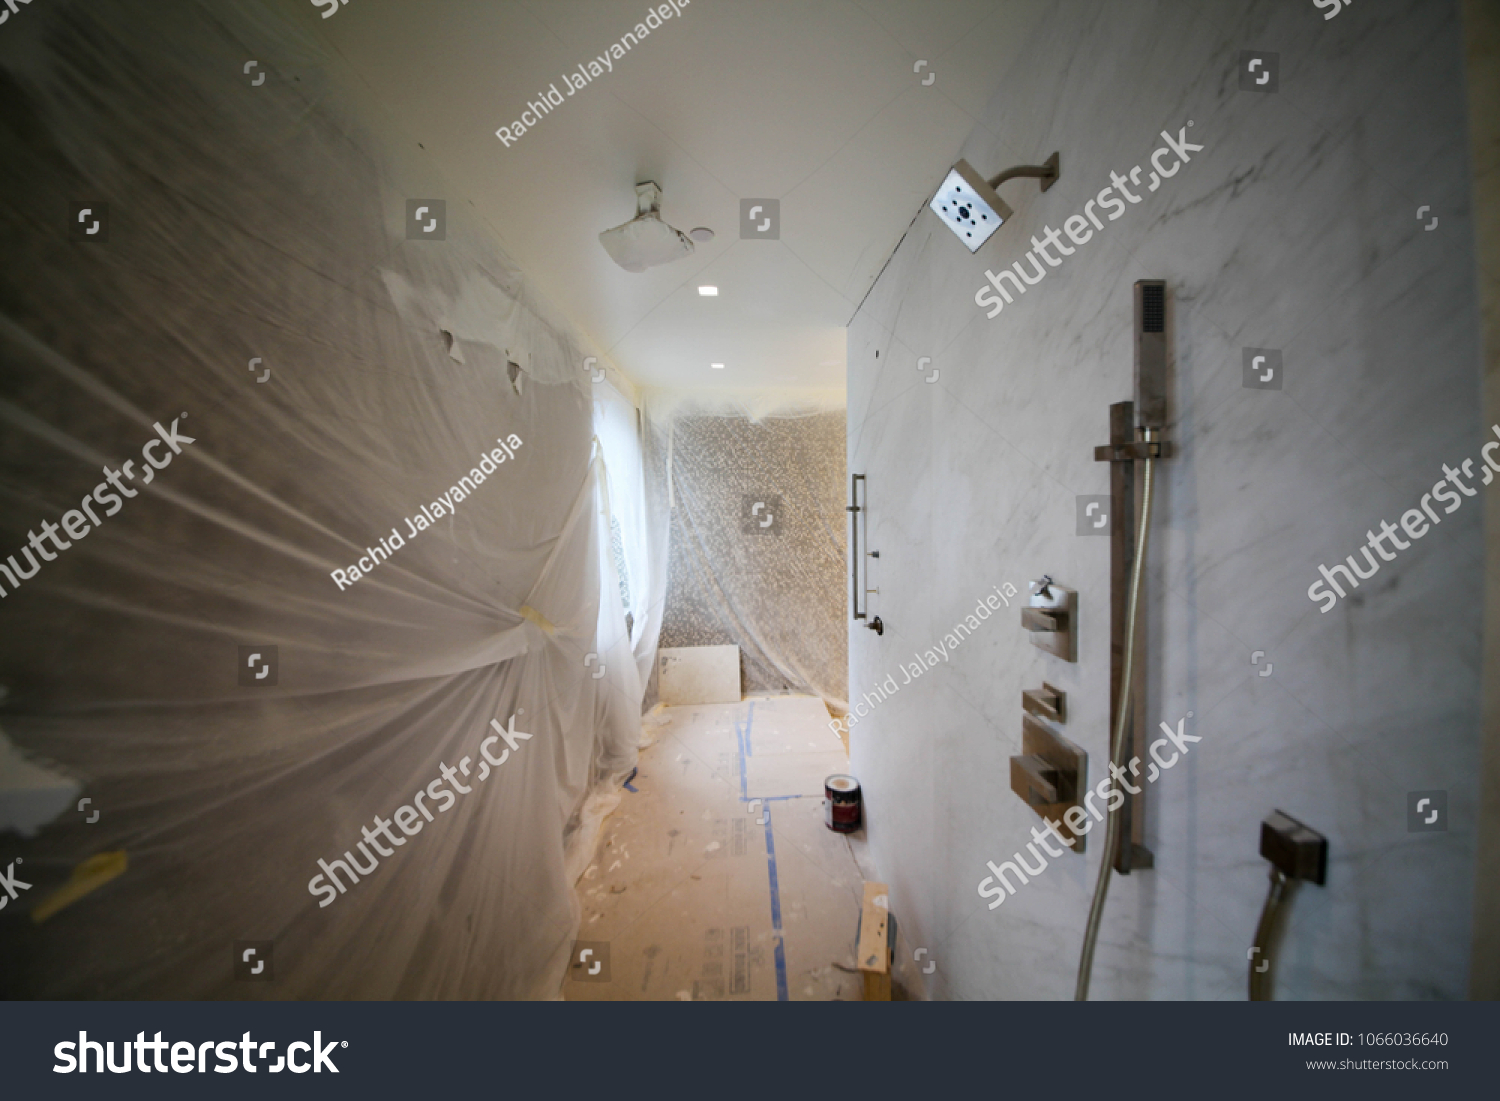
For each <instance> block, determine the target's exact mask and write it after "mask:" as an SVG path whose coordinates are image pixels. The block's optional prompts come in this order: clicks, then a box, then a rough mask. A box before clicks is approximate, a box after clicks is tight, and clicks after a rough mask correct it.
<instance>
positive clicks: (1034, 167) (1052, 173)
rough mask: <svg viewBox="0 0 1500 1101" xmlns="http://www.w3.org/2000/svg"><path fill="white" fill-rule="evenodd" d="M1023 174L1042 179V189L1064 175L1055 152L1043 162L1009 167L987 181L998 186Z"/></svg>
mask: <svg viewBox="0 0 1500 1101" xmlns="http://www.w3.org/2000/svg"><path fill="white" fill-rule="evenodd" d="M1023 176H1034V177H1036V178H1037V179H1040V180H1041V181H1042V190H1043V191H1046V190H1047V189H1048V188H1049V187H1051V186H1052V185H1053V184H1055V183H1056V182H1057V181H1058V179H1059V178H1060V177H1061V176H1062V168H1061V167H1060V162H1059V159H1058V155H1057V154H1056V153H1053V154H1052V156H1050V157H1048V158H1047V160H1046V162H1045V163H1043V164H1023V165H1018V166H1017V167H1015V168H1007V169H1006V170H1005V171H1004V172H1002V173H1000V175H998V176H995V177H993V178H992V179H990V180H987V181H986V182H987V183H988V184H989V185H990V187H992V188H998V187H999V186H1000V185H1001V184H1003V183H1004V182H1005V181H1006V180H1014V179H1019V178H1021V177H1023Z"/></svg>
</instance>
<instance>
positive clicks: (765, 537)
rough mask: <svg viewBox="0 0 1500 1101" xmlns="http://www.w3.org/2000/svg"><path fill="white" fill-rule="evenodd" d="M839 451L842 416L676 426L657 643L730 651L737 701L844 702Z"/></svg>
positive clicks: (723, 419) (843, 488)
mask: <svg viewBox="0 0 1500 1101" xmlns="http://www.w3.org/2000/svg"><path fill="white" fill-rule="evenodd" d="M844 446H845V425H844V414H843V412H842V411H840V412H830V413H820V414H813V415H808V416H801V417H768V418H766V419H765V420H762V421H759V422H756V421H751V420H749V419H747V418H744V417H738V416H706V415H698V416H688V415H684V416H679V417H678V418H677V419H676V421H675V440H674V444H673V448H672V456H673V457H672V463H673V465H672V470H673V483H674V494H675V498H676V507H675V508H674V509H673V510H672V534H671V552H670V575H669V578H668V583H667V598H666V604H665V607H664V608H663V612H662V629H661V645H662V646H720V645H726V644H736V645H738V646H739V647H740V663H741V669H742V672H743V677H744V682H743V687H744V691H745V693H746V695H754V694H756V693H779V692H786V691H795V692H804V693H808V694H810V695H817V696H821V697H822V698H823V699H825V700H828V701H830V702H838V703H842V701H844V700H845V699H846V698H847V696H846V692H847V684H848V660H849V655H848V649H847V645H846V638H845V634H844V620H845V618H846V616H847V607H848V575H847V574H846V573H845V565H844V559H845V541H846V539H847V530H846V529H847V527H848V521H847V519H846V517H845V513H844V504H845V497H846V495H847V492H848V488H847V486H848V479H847V477H846V476H845V464H844ZM659 451H660V448H658V452H659ZM658 457H660V458H662V461H665V460H664V457H661V456H658ZM761 498H764V501H765V503H766V505H767V508H763V509H761V510H759V512H757V513H756V517H755V518H751V517H749V516H748V514H747V513H746V504H747V502H749V507H750V508H751V509H753V508H754V504H755V503H756V502H757V501H759V500H760V499H761ZM768 515H769V516H770V517H771V522H770V524H768V525H767V526H766V527H765V528H762V527H761V526H760V522H761V521H763V520H764V519H765V518H766V517H767V516H768Z"/></svg>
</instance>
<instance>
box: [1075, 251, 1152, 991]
mask: <svg viewBox="0 0 1500 1101" xmlns="http://www.w3.org/2000/svg"><path fill="white" fill-rule="evenodd" d="M1166 343H1167V341H1166V284H1165V283H1164V282H1163V281H1162V280H1160V279H1143V280H1140V281H1138V282H1137V283H1136V284H1135V402H1134V412H1135V416H1136V424H1137V426H1138V428H1139V430H1140V433H1141V439H1140V441H1139V442H1137V443H1127V444H1125V445H1124V446H1120V445H1119V444H1118V443H1115V444H1112V445H1111V446H1109V447H1104V448H1099V449H1098V451H1096V452H1095V456H1096V458H1103V459H1108V460H1109V461H1111V462H1131V463H1133V462H1134V461H1135V460H1137V459H1141V460H1144V462H1145V469H1144V470H1143V471H1142V478H1141V481H1142V486H1141V515H1140V519H1139V522H1138V523H1137V525H1136V544H1135V554H1134V557H1133V559H1132V561H1131V568H1130V595H1129V598H1128V602H1127V605H1126V613H1125V622H1124V640H1123V641H1124V658H1123V662H1122V666H1121V675H1120V679H1119V682H1118V685H1119V688H1118V698H1117V700H1116V705H1115V714H1114V724H1113V727H1112V729H1111V731H1110V741H1109V760H1110V774H1111V775H1112V776H1117V775H1119V770H1120V769H1122V768H1124V766H1125V749H1126V735H1127V733H1128V732H1129V730H1130V727H1131V722H1130V716H1131V704H1132V702H1133V701H1132V699H1131V687H1132V685H1133V684H1134V681H1135V646H1136V635H1137V631H1136V622H1137V618H1138V615H1139V612H1140V598H1141V575H1142V574H1143V573H1144V572H1145V568H1146V547H1147V544H1148V541H1149V537H1150V533H1151V504H1152V498H1153V488H1154V485H1155V474H1156V459H1158V458H1161V457H1164V456H1165V453H1166V452H1165V450H1164V448H1163V445H1162V444H1161V442H1160V436H1161V430H1162V428H1163V427H1164V425H1165V423H1166V419H1167V416H1166V414H1167V398H1166V393H1167V390H1166V377H1167V357H1166ZM1112 412H1113V410H1112ZM1127 416H1128V414H1127ZM1100 452H1105V453H1106V454H1100ZM1123 806H1124V803H1123V801H1121V802H1120V803H1116V804H1114V805H1113V806H1112V808H1111V809H1110V811H1109V812H1108V822H1107V824H1106V826H1105V832H1104V852H1103V855H1102V857H1101V860H1100V863H1099V879H1098V882H1097V883H1096V884H1095V887H1094V899H1093V902H1092V903H1091V904H1090V906H1089V916H1088V922H1087V923H1086V925H1085V926H1084V933H1083V951H1082V954H1081V955H1080V957H1079V960H1078V982H1077V984H1076V986H1075V987H1074V991H1073V998H1074V1000H1075V1001H1080V1002H1083V1001H1088V996H1089V979H1090V978H1091V977H1092V975H1093V971H1094V948H1095V945H1096V944H1097V943H1098V940H1099V923H1100V921H1101V920H1102V919H1103V917H1104V902H1105V899H1106V898H1107V897H1108V895H1109V873H1110V871H1111V869H1112V867H1113V866H1114V863H1115V854H1116V851H1117V849H1118V848H1119V847H1120V846H1121V845H1126V844H1129V843H1130V841H1129V839H1128V838H1123V839H1122V837H1121V834H1120V810H1121V807H1123ZM1128 869H1129V865H1128V864H1126V865H1125V870H1127V871H1128Z"/></svg>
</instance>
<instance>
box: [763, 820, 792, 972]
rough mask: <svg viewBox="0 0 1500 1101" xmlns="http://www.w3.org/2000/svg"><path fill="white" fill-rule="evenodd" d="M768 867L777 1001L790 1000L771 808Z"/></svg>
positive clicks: (767, 834)
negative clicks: (774, 946)
mask: <svg viewBox="0 0 1500 1101" xmlns="http://www.w3.org/2000/svg"><path fill="white" fill-rule="evenodd" d="M766 866H767V867H768V868H769V869H770V872H771V931H772V934H773V935H774V936H775V937H776V1000H777V1001H778V1002H784V1001H788V1000H790V999H789V998H788V995H787V990H786V947H785V946H784V945H783V944H782V936H781V890H780V888H779V887H778V886H777V883H776V839H775V838H774V837H772V836H771V808H770V807H766Z"/></svg>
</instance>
